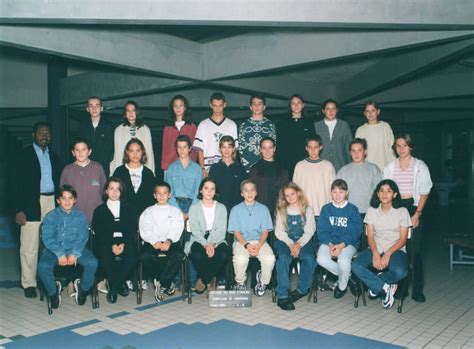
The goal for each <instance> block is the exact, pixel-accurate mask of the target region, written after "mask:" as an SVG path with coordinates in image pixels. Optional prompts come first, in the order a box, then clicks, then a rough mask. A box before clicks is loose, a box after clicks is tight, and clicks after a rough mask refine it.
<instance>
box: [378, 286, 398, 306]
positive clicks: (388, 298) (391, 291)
mask: <svg viewBox="0 0 474 349" xmlns="http://www.w3.org/2000/svg"><path fill="white" fill-rule="evenodd" d="M397 287H398V285H397V284H384V285H383V290H384V291H385V297H384V299H382V306H383V307H384V308H385V309H390V308H391V307H392V306H393V303H394V302H395V297H394V295H395V292H397Z"/></svg>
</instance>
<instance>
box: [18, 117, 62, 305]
mask: <svg viewBox="0 0 474 349" xmlns="http://www.w3.org/2000/svg"><path fill="white" fill-rule="evenodd" d="M50 140H51V126H50V125H49V124H48V123H47V122H37V123H36V124H35V125H34V126H33V144H32V145H30V146H28V147H26V148H24V149H22V150H21V152H20V154H19V156H18V157H17V160H16V164H15V166H14V177H13V179H14V183H13V193H14V195H13V198H12V205H13V211H14V213H15V221H16V223H17V224H19V225H20V226H21V230H20V231H21V232H20V263H21V284H22V286H23V289H24V291H25V296H26V297H28V298H34V297H36V268H37V262H38V248H39V230H40V225H41V222H42V220H43V218H44V217H45V216H46V214H47V213H48V212H49V211H51V210H52V209H54V207H55V201H54V191H55V190H56V189H57V188H58V185H59V177H60V175H61V171H62V168H63V164H62V162H61V160H60V158H59V157H58V156H57V155H56V154H55V153H53V152H52V151H51V150H50V149H49V147H48V145H49V142H50Z"/></svg>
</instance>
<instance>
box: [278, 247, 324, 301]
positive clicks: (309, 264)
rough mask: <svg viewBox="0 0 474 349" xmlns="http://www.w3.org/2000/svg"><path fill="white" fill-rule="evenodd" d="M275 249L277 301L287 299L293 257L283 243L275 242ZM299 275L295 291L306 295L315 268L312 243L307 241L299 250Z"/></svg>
mask: <svg viewBox="0 0 474 349" xmlns="http://www.w3.org/2000/svg"><path fill="white" fill-rule="evenodd" d="M275 249H276V252H277V254H278V259H277V261H276V270H277V288H276V292H277V296H278V298H279V299H283V298H287V297H288V291H289V289H290V264H291V262H292V261H293V257H292V256H291V254H290V248H289V247H288V245H287V244H285V243H284V242H283V241H280V240H277V241H276V242H275ZM299 259H300V275H299V277H298V285H297V287H296V290H297V291H298V292H299V293H301V294H306V293H307V292H308V291H309V290H310V288H311V284H312V282H313V273H314V269H315V268H316V257H315V256H314V249H313V243H312V242H311V241H309V242H308V243H307V244H306V245H304V246H303V247H302V248H301V250H300V255H299Z"/></svg>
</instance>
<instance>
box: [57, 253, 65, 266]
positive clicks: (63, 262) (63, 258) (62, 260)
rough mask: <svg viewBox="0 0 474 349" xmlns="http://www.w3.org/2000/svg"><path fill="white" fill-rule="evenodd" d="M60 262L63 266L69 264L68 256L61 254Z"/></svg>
mask: <svg viewBox="0 0 474 349" xmlns="http://www.w3.org/2000/svg"><path fill="white" fill-rule="evenodd" d="M58 264H59V265H60V266H62V267H64V266H66V265H67V257H66V256H61V257H59V258H58Z"/></svg>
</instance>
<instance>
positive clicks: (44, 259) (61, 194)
mask: <svg viewBox="0 0 474 349" xmlns="http://www.w3.org/2000/svg"><path fill="white" fill-rule="evenodd" d="M76 200H77V192H76V190H75V189H74V188H73V187H72V186H70V185H63V186H61V187H60V188H59V191H58V194H57V197H56V201H57V202H58V204H59V206H58V207H56V208H55V209H54V210H52V211H51V212H49V213H48V214H47V215H46V217H45V219H44V222H43V234H42V240H43V244H44V251H43V254H42V256H41V259H40V261H39V265H38V274H39V277H40V278H41V281H42V282H43V285H44V287H45V288H46V292H48V295H49V296H50V297H51V307H52V308H53V309H57V308H58V307H59V305H60V304H61V296H60V293H61V284H60V283H59V282H58V283H55V281H54V267H55V266H56V265H60V266H67V265H77V264H80V265H82V267H83V272H82V277H81V279H80V280H76V282H75V283H74V287H75V289H76V303H77V304H79V305H83V304H84V303H85V302H86V298H87V295H88V294H89V290H90V289H91V287H92V285H93V284H94V275H95V272H96V270H97V259H96V258H95V257H94V255H93V254H92V253H91V252H90V251H89V250H88V249H87V248H86V247H85V246H86V243H87V240H89V230H88V226H87V219H86V216H85V214H84V213H82V212H81V211H79V210H78V209H76V208H75V207H74V205H75V203H76Z"/></svg>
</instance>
